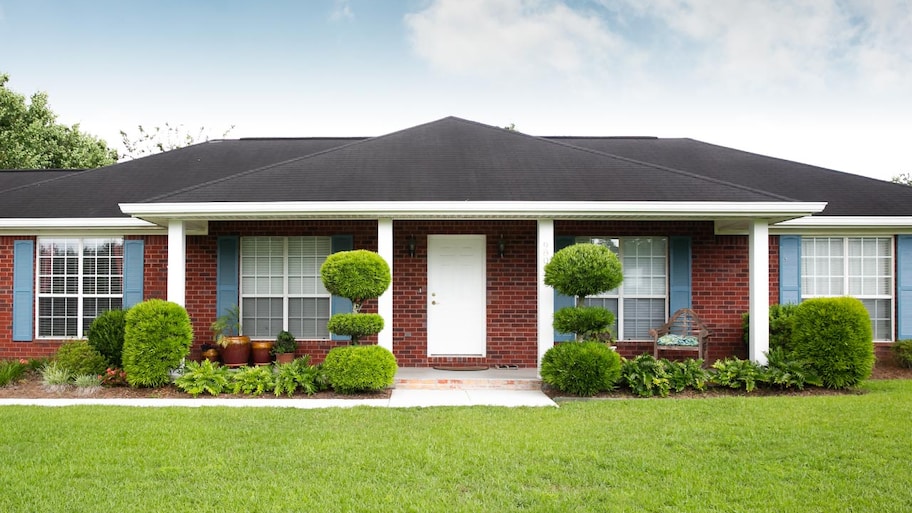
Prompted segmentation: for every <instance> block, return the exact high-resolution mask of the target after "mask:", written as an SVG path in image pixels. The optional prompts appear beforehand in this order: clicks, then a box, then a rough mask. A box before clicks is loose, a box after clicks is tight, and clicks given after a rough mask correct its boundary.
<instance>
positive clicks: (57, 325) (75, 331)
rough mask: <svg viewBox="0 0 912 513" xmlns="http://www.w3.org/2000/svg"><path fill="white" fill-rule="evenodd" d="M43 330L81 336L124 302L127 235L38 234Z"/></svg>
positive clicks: (40, 325) (43, 333)
mask: <svg viewBox="0 0 912 513" xmlns="http://www.w3.org/2000/svg"><path fill="white" fill-rule="evenodd" d="M37 274H38V294H37V297H38V336H39V337H76V338H82V337H84V336H85V335H86V331H87V330H88V328H89V326H90V325H91V324H92V321H93V320H94V319H95V317H98V315H99V314H101V313H102V312H105V311H107V310H114V309H118V308H121V306H122V305H123V240H121V239H38V273H37Z"/></svg>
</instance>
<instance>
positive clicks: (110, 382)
mask: <svg viewBox="0 0 912 513" xmlns="http://www.w3.org/2000/svg"><path fill="white" fill-rule="evenodd" d="M101 384H102V385H104V386H106V387H125V386H127V385H128V384H129V383H127V373H126V372H124V371H123V369H105V372H104V374H102V375H101Z"/></svg>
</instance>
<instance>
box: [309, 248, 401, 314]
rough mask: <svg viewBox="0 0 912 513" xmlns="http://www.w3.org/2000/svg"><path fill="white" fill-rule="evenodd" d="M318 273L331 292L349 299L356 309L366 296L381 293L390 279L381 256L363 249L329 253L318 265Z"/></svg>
mask: <svg viewBox="0 0 912 513" xmlns="http://www.w3.org/2000/svg"><path fill="white" fill-rule="evenodd" d="M320 276H321V278H322V279H323V286H324V287H326V290H328V291H329V293H330V294H333V295H334V296H341V297H344V298H347V299H351V301H352V303H354V305H355V312H356V313H357V312H358V311H359V310H360V307H361V304H362V303H363V302H364V301H365V300H367V299H373V298H376V297H379V296H380V294H383V292H385V291H386V289H387V288H388V287H389V285H390V281H391V276H390V269H389V265H387V263H386V261H385V260H383V257H381V256H380V255H378V254H377V253H374V252H373V251H367V250H366V249H357V250H354V251H340V252H338V253H333V254H332V255H329V256H328V257H327V258H326V261H325V262H323V265H322V266H321V267H320Z"/></svg>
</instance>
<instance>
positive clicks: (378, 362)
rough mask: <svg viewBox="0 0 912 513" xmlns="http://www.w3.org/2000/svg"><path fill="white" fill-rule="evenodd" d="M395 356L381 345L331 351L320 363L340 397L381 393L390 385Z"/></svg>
mask: <svg viewBox="0 0 912 513" xmlns="http://www.w3.org/2000/svg"><path fill="white" fill-rule="evenodd" d="M397 368H398V367H397V364H396V357H395V356H393V353H391V352H390V351H389V350H388V349H386V348H385V347H381V346H375V345H368V346H341V347H336V348H333V349H332V350H330V351H329V353H328V354H327V355H326V359H325V360H324V361H323V372H324V373H325V374H326V379H327V380H328V381H329V383H330V385H332V387H333V390H335V391H336V392H339V393H340V394H352V393H355V392H361V391H376V390H382V389H384V388H387V387H389V386H390V385H392V384H393V378H395V376H396V369H397Z"/></svg>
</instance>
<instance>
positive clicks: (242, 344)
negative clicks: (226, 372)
mask: <svg viewBox="0 0 912 513" xmlns="http://www.w3.org/2000/svg"><path fill="white" fill-rule="evenodd" d="M225 339H226V340H227V342H228V345H227V346H225V347H223V348H222V363H223V364H225V366H226V367H241V366H244V365H247V362H248V361H249V360H250V337H243V336H241V337H225Z"/></svg>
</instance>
